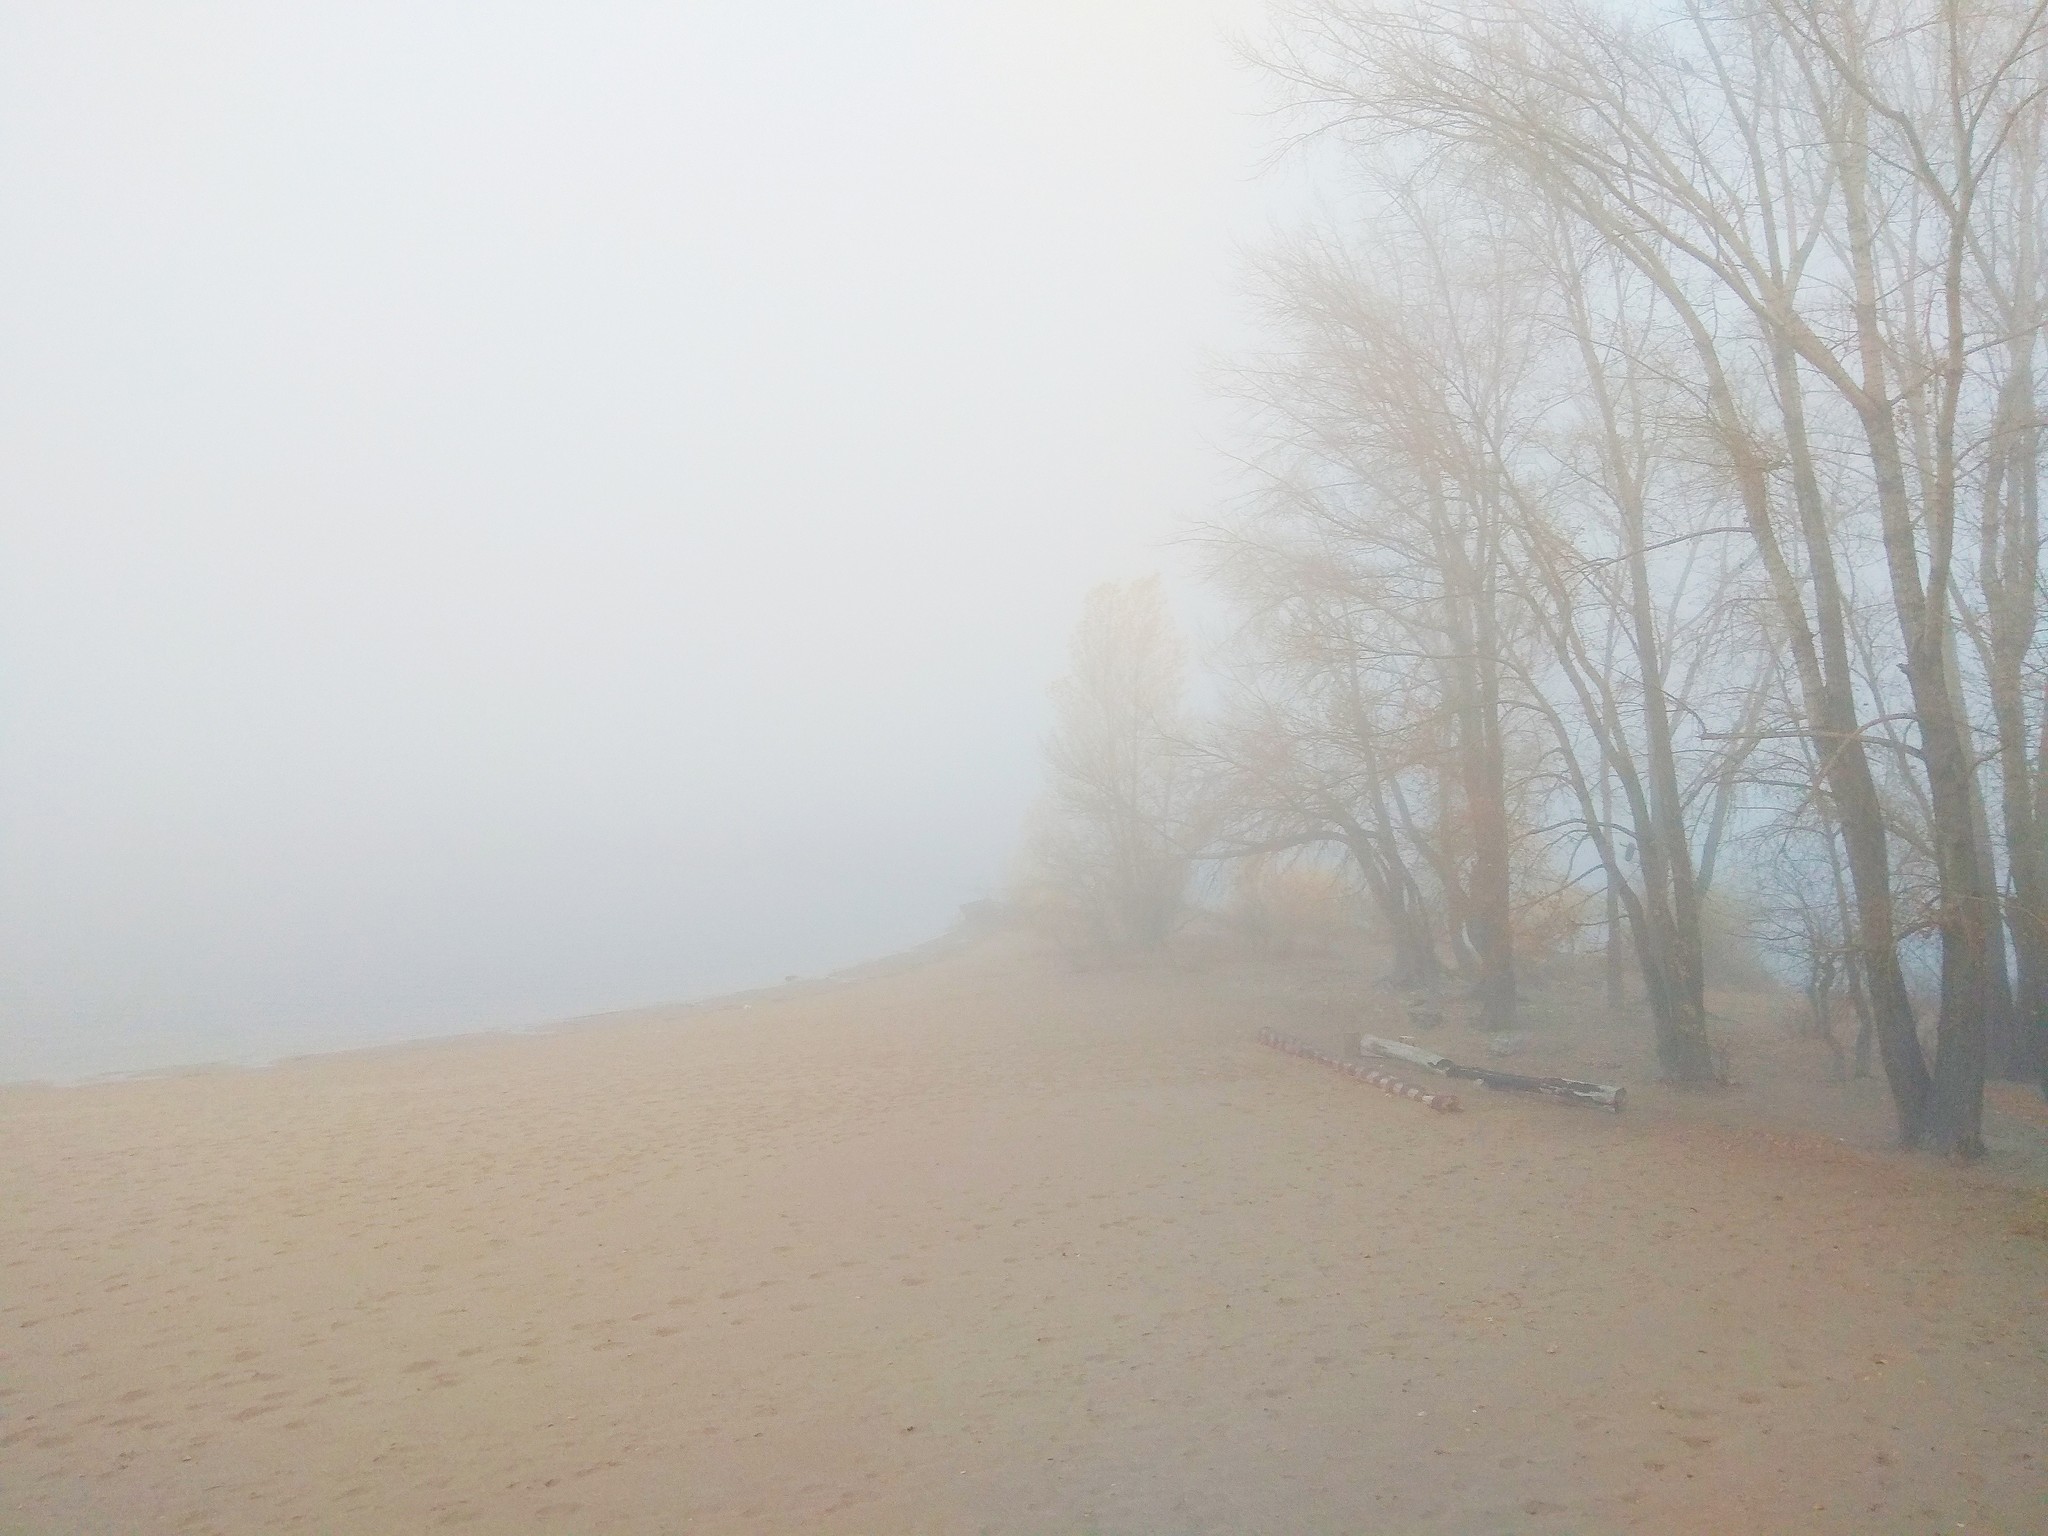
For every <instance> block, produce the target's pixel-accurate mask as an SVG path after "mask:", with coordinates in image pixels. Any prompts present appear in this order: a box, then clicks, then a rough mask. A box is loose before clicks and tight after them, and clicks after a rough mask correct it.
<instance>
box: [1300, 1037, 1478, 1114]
mask: <svg viewBox="0 0 2048 1536" xmlns="http://www.w3.org/2000/svg"><path fill="white" fill-rule="evenodd" d="M1259 1043H1260V1044H1261V1045H1266V1046H1270V1047H1272V1048H1273V1049H1274V1050H1276V1051H1282V1052H1284V1053H1286V1054H1287V1055H1289V1056H1305V1057H1307V1058H1308V1059H1309V1060H1310V1061H1319V1062H1321V1063H1322V1064H1323V1065H1324V1066H1326V1067H1335V1068H1336V1069H1337V1070H1338V1071H1339V1072H1342V1073H1343V1074H1344V1075H1345V1076H1347V1077H1355V1078H1357V1079H1358V1080H1359V1081H1360V1082H1362V1083H1370V1084H1371V1085H1372V1086H1373V1087H1375V1088H1377V1089H1379V1090H1380V1092H1382V1093H1390V1094H1393V1095H1394V1096H1395V1097H1396V1098H1401V1099H1413V1100H1414V1101H1415V1102H1416V1103H1418V1104H1425V1105H1427V1106H1428V1107H1429V1108H1431V1109H1434V1110H1438V1111H1448V1110H1453V1109H1456V1108H1457V1107H1458V1101H1457V1099H1456V1097H1455V1096H1453V1095H1451V1094H1448V1093H1428V1092H1425V1091H1424V1090H1422V1089H1420V1088H1417V1087H1416V1086H1415V1085H1414V1084H1413V1083H1404V1082H1402V1081H1401V1079H1399V1078H1398V1077H1389V1076H1388V1075H1387V1074H1386V1073H1384V1072H1378V1071H1374V1070H1373V1069H1372V1068H1370V1067H1367V1066H1365V1065H1363V1064H1362V1063H1360V1062H1356V1061H1340V1060H1338V1059H1337V1058H1336V1057H1335V1056H1332V1055H1329V1054H1328V1053H1327V1052H1324V1051H1319V1050H1316V1049H1315V1048H1314V1047H1313V1046H1309V1045H1304V1044H1303V1043H1302V1042H1301V1041H1299V1040H1295V1039H1291V1038H1290V1037H1288V1036H1286V1035H1283V1034H1281V1033H1280V1032H1279V1031H1278V1030H1276V1029H1262V1030H1260V1031H1259Z"/></svg>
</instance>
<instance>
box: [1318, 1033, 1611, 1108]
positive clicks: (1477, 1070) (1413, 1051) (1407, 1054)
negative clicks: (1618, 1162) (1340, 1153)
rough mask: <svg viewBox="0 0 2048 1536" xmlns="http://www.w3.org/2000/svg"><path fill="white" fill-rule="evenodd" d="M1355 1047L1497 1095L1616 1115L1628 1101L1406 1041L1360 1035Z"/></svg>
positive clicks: (1604, 1090) (1604, 1087)
mask: <svg viewBox="0 0 2048 1536" xmlns="http://www.w3.org/2000/svg"><path fill="white" fill-rule="evenodd" d="M1358 1048H1359V1050H1360V1051H1361V1052H1363V1053H1364V1054H1365V1055H1367V1056H1387V1057H1392V1058H1393V1059H1395V1060H1397V1061H1407V1062H1413V1063H1414V1064H1415V1065H1416V1066H1418V1067H1427V1068H1429V1070H1430V1071H1432V1072H1441V1073H1442V1074H1443V1075H1444V1076H1445V1077H1456V1078H1462V1079H1464V1080H1465V1081H1466V1082H1471V1083H1477V1084H1479V1085H1480V1086H1481V1087H1482V1088H1491V1089H1493V1090H1495V1091H1496V1092H1500V1093H1540V1094H1542V1095H1544V1096H1545V1097H1546V1098H1552V1099H1563V1100H1564V1101H1565V1102H1566V1103H1569V1104H1591V1105H1594V1106H1595V1107H1597V1108H1600V1109H1611V1110H1613V1111H1614V1112H1615V1113H1616V1114H1619V1113H1620V1112H1621V1109H1622V1106H1623V1105H1624V1104H1626V1103H1627V1102H1628V1090H1627V1089H1626V1088H1622V1087H1618V1086H1616V1085H1615V1084H1612V1083H1582V1082H1579V1081H1578V1080H1577V1079H1575V1078H1569V1077H1525V1076H1523V1075H1522V1074H1521V1073H1519V1072H1496V1071H1495V1070H1494V1069H1493V1068H1491V1067H1466V1066H1460V1065H1459V1064H1458V1063H1457V1062H1455V1061H1452V1060H1451V1059H1450V1058H1449V1057H1448V1056H1439V1055H1437V1053H1436V1052H1434V1051H1425V1050H1423V1049H1422V1048H1421V1047H1419V1046H1413V1045H1409V1044H1408V1043H1407V1042H1406V1041H1402V1040H1386V1039H1382V1038H1381V1037H1380V1036H1378V1035H1360V1036H1359V1037H1358Z"/></svg>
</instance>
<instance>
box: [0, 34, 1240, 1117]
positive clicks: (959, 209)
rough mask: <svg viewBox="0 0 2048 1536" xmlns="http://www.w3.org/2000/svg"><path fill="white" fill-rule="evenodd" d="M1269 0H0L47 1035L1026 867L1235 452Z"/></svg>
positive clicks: (742, 979)
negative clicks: (1081, 684)
mask: <svg viewBox="0 0 2048 1536" xmlns="http://www.w3.org/2000/svg"><path fill="white" fill-rule="evenodd" d="M1257 9H1258V8H1257V5H1256V0H1216V3H1204V0H1087V3H1083V0H977V3H975V4H972V5H965V4H958V3H950V4H944V3H938V0H926V3H920V0H780V3H772V0H763V3H759V4H733V3H728V0H715V3H714V0H665V3H653V0H648V3H615V0H575V3H573V4H572V3H567V0H556V3H550V4H508V3H493V4H488V5H487V4H481V3H479V4H467V5H465V4H455V3H434V0H391V3H384V0H338V3H321V0H294V3H291V4H286V5H276V4H257V3H253V0H249V3H233V4H215V5H203V4H175V3H172V4H154V3H144V0H131V3H127V4H99V3H94V0H64V3H62V4H29V3H9V4H5V5H0V28H4V30H0V391H4V398H0V464H4V466H5V471H4V476H0V495H4V504H0V519H4V521H0V1076H26V1075H39V1074H74V1073H78V1072H87V1071H96V1070H106V1069H110V1068H127V1067H137V1066H147V1065H157V1064H164V1063H169V1062H179V1061H186V1060H194V1059H201V1058H209V1057H229V1058H238V1059H252V1058H261V1057H265V1056H274V1055H277V1054H280V1053H285V1052H289V1051H293V1050H299V1049H310V1048H316V1047H325V1046H331V1045H340V1044H347V1043H354V1042H358V1041H368V1040H373V1039H378V1038H389V1037H392V1036H395V1035H400V1034H413V1033H421V1032H429V1031H432V1032H439V1031H443V1030H457V1029H464V1028H475V1027H485V1026H495V1025H502V1024H509V1023H529V1022H537V1021H540V1020H543V1019H547V1018H551V1017H556V1016H561V1015H564V1014H569V1013H576V1012H585V1011H592V1010H597V1009H602V1008H608V1007H620V1006H626V1005H631V1004H637V1003H643V1002H651V1001H657V1000H662V999H667V998H674V997H686V996H690V995H693V994H702V993H704V992H706V991H710V990H716V989H724V988H731V987H734V986H741V985H749V984H754V983H758V982H761V981H764V980H773V979H779V977H780V976H781V975H782V974H784V973H785V972H815V971H817V970H820V969H823V968H825V967H829V966H833V965H838V964H843V963H846V962H848V961H851V960H854V959H858V958H861V957H863V956H865V955H869V954H874V953H880V952H884V951H887V950H890V949H893V948H897V947H901V946H903V945H905V944H908V943H912V942H916V941H918V940H920V939H923V938H925V937H928V936H930V935H931V934H933V933H934V932H936V931H938V930H939V929H941V928H942V927H944V926H945V925H946V924H947V923H948V922H949V921H950V920H951V918H952V916H953V914H954V911H955V909H956V907H957V905H958V904H959V903H960V902H961V901H964V900H967V899H969V898H971V897H974V896H977V895H982V894H986V893H988V892H990V891H991V890H992V889H994V888H995V887H997V886H998V885H999V884H1000V882H1001V881H1002V879H1003V877H1004V874H1005V871H1006V867H1007V862H1008V860H1009V858H1010V855H1011V852H1012V850H1013V848H1014V846H1015V844H1016V841H1017V836H1018V831H1019V820H1020V818H1021V816H1022V813H1023V811H1024V809H1025V807H1026V805H1027V803H1028V801H1029V799H1030V798H1031V795H1032V793H1033V791H1034V788H1035V783H1036V776H1037V762H1036V756H1035V755H1036V751H1037V745H1038V740H1039V737H1040V735H1041V733H1042V731H1043V729H1044V726H1045V688H1046V685H1047V684H1048V683H1049V682H1050V681H1051V679H1052V678H1053V677H1054V676H1055V675H1056V674H1057V673H1058V672H1059V671H1060V669H1061V666H1062V660H1063V654H1062V653H1063V649H1064V645H1065V638H1066V633H1067V630H1068V628H1069V626H1070V625H1071V623H1072V621H1073V619H1074V617H1075V615H1076V613H1077V611H1078V608H1079V604H1080V599H1081V596H1082V594H1083V593H1084V592H1085V590H1086V589H1087V588H1088V587H1089V586H1090V585H1092V584H1093V583H1095V582H1097V581H1099V580H1102V579H1104V578H1107V577H1123V576H1129V575H1134V574H1138V573H1141V572H1143V571H1147V570H1151V569H1155V568H1158V567H1159V566H1161V565H1162V563H1165V562H1167V561H1168V559H1169V558H1170V557H1169V556H1168V555H1167V554H1166V553H1164V552H1163V550H1162V548H1161V544H1162V541H1163V540H1165V539H1167V538H1168V537H1170V536H1171V535H1172V533H1173V532H1174V531H1175V529H1176V526H1177V525H1178V524H1179V523H1180V522H1181V521H1183V520H1184V519H1187V518H1189V517H1195V516H1200V515H1202V514H1204V513H1206V512H1208V511H1209V510H1211V508H1212V507H1213V506H1214V505H1215V503H1216V501H1217V498H1218V497H1219V495H1221V494H1222V493H1223V489H1224V487H1225V485H1226V483H1227V480H1228V471H1227V467H1226V465H1225V464H1224V462H1223V461H1222V459H1221V458H1220V457H1219V456H1218V455H1217V454H1216V453H1215V452H1214V450H1213V448H1212V447H1211V446H1210V443H1211V442H1212V441H1213V440H1214V438H1215V436H1216V433H1215V430H1214V423H1215V421H1216V419H1217V415H1218V413H1217V410H1216V408H1215V407H1214V406H1213V405H1212V404H1211V403H1209V401H1208V399H1207V397H1206V389H1207V386H1206V385H1205V383H1204V380H1203V377H1202V359H1203V355H1204V353H1205V352H1206V351H1212V350H1219V349H1226V350H1227V349H1228V348H1230V347H1232V346H1234V345H1236V344H1237V343H1238V342H1239V340H1240V331H1239V325H1240V323H1241V322H1240V321H1239V319H1238V318H1237V317H1238V315H1239V314H1240V312H1241V308H1242V306H1241V304H1240V302H1239V301H1238V299H1237V298H1236V297H1235V292H1236V288H1237V286H1238V270H1239V265H1240V256H1239V246H1240V245H1241V244H1242V243H1243V242H1245V241H1247V240H1256V239H1257V238H1258V237H1259V236H1260V234H1261V232H1262V230H1263V228H1264V223H1263V221H1264V218H1265V215H1264V213H1263V211H1262V210H1263V208H1264V207H1265V205H1266V203H1267V201H1268V200H1269V199H1270V198H1271V196H1272V194H1271V192H1270V190H1267V189H1264V188H1262V187H1261V186H1259V185H1258V184H1257V170H1258V161H1259V154H1260V151H1261V149H1262V147H1263V145H1264V136H1265V134H1266V132H1267V129H1266V126H1265V125H1263V124H1262V123H1261V122H1259V121H1258V120H1257V118H1256V116H1255V108H1256V106H1257V104H1258V102H1259V100H1260V93H1259V87H1258V84H1257V82H1256V81H1255V80H1254V79H1252V78H1250V77H1248V76H1247V75H1246V74H1245V72H1244V71H1243V70H1242V69H1241V68H1240V67H1239V66H1237V65H1236V64H1235V63H1234V62H1233V60H1232V59H1231V57H1230V54H1229V51H1228V49H1227V46H1226V44H1225V41H1224V39H1225V35H1226V33H1227V32H1228V31H1229V30H1231V29H1232V28H1238V27H1244V26H1248V25H1252V24H1254V23H1255V22H1256V18H1257Z"/></svg>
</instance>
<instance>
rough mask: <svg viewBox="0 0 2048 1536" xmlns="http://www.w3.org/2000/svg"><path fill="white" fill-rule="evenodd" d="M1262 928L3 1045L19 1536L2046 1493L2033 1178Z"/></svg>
mask: <svg viewBox="0 0 2048 1536" xmlns="http://www.w3.org/2000/svg"><path fill="white" fill-rule="evenodd" d="M1283 974H1290V973H1288V972H1287V968H1286V967H1284V966H1281V965H1278V964H1276V963H1272V962H1259V963H1251V962H1241V963H1231V964H1221V963H1210V964H1204V965H1196V966H1193V967H1191V968H1177V967H1175V966H1171V965H1160V966H1153V967H1147V968H1141V969H1138V970H1132V971H1118V972H1104V973H1097V974H1071V973H1068V972H1064V971H1062V970H1060V969H1058V968H1056V967H1049V966H1046V965H1044V964H1042V963H1040V962H1037V961H1035V960H1032V959H1031V958H1029V957H1028V956H1025V955H1022V954H1020V953H1017V952H1016V951H1015V949H1014V947H1009V948H1006V947H1005V946H1004V945H1002V944H995V945H990V946H984V947H982V948H981V949H978V950H975V951H972V952H969V953H966V954H963V955H958V956H954V957H951V958H948V959H944V960H941V961H938V962H936V963H933V964H931V965H928V966H925V967H922V968H918V969H913V970H909V971H905V972H903V973H900V974H894V975H881V976H876V977H873V978H869V979H864V980H860V981H857V982H853V983H849V984H845V985H840V986H831V987H808V988H798V989H793V990H792V991H790V992H788V993H786V994H778V995H774V996H770V997H765V998H760V999H757V1000H755V1001H754V1002H753V1003H752V1004H751V1005H749V1006H745V1007H740V1006H731V1007H726V1008H723V1009H715V1010H698V1011H691V1012H686V1011H676V1012H672V1013H665V1014H664V1013H651V1014H646V1015H637V1016H632V1017H626V1018H619V1019H614V1020H610V1021H606V1022H604V1023H602V1024H600V1025H596V1026H592V1027H589V1028H583V1029H576V1030H569V1031H564V1032H561V1033H557V1034H551V1035H540V1036H530V1037H506V1038H485V1039H477V1040H466V1041H457V1042H448V1043H443V1044H435V1045H427V1046H417V1047H411V1048H405V1049H394V1050H383V1051H376V1052H367V1053H362V1054H358V1055H351V1056H339V1057H328V1058H323V1059H319V1060H314V1061H305V1062H298V1063H292V1064H287V1065H284V1066H280V1067H275V1068H270V1069H266V1070H263V1071H257V1072H221V1073H200V1074H193V1075H187V1076H182V1077H170V1078H160V1079H154V1080H148V1081H138V1082H128V1083H109V1084H100V1085H93V1086H87V1087H81V1088H64V1089H52V1088H14V1089H5V1090H0V1531H6V1532H10V1533H12V1532H34V1533H39V1536H42V1533H69V1532H107V1531H180V1532H185V1531H222V1532H278V1531H294V1530H306V1531H321V1532H363V1533H372V1532H375V1533H388V1532H394V1531H426V1530H433V1529H438V1528H441V1527H468V1528H470V1529H474V1530H478V1531H493V1532H495V1531H506V1532H565V1533H566V1532H594V1531H605V1532H724V1531H762V1532H781V1531H799V1530H803V1531H838V1532H910V1531H947V1532H951V1531H969V1532H975V1531H993V1532H1045V1533H1053V1532H1077V1531H1100V1532H1105V1533H1112V1532H1115V1533H1122V1532H1129V1533H1136V1532H1146V1533H1153V1532H1243V1531H1331V1532H1336V1531H1350V1532H1359V1531H1386V1532H1573V1533H1581V1536H1583V1533H1588V1532H1602V1531H1647V1532H1723V1533H1725V1532H1747V1531H1756V1532H1793V1531H1799V1532H1806V1531H1811V1532H1844V1533H1848V1532H1858V1533H1861V1532H1891V1531H1899V1532H1933V1531H1952V1530H1957V1529H1968V1530H1970V1531H2000V1532H2015V1533H2017V1532H2029V1531H2037V1530H2040V1529H2043V1528H2044V1527H2048V1475H2044V1470H2048V1469H2044V1466H2043V1458H2044V1456H2048V1447H2044V1445H2043V1441H2042V1429H2043V1426H2044V1424H2048V1305H2044V1303H2048V1207H2044V1205H2043V1203H2042V1200H2041V1197H2040V1196H2039V1195H2038V1194H2036V1193H2032V1192H2029V1191H2025V1190H2014V1189H2008V1188H2003V1187H1999V1186H1998V1185H1997V1184H1996V1183H1995V1182H1994V1181H1993V1180H1992V1179H1989V1178H1986V1177H1981V1176H1978V1175H1976V1174H1971V1173H1958V1172H1956V1171H1954V1170H1951V1169H1948V1168H1945V1167H1942V1166H1940V1165H1935V1164H1930V1163H1924V1162H1920V1161H1917V1160H1913V1159H1905V1158H1900V1157H1896V1156H1885V1155H1882V1154H1877V1153H1873V1152H1869V1151H1865V1150H1863V1149H1861V1148H1858V1147H1856V1146H1853V1145H1849V1144H1846V1143H1844V1142H1839V1141H1836V1140H1835V1139H1834V1137H1833V1136H1832V1135H1824V1134H1820V1133H1818V1132H1815V1131H1811V1130H1800V1129H1797V1128H1778V1129H1773V1128H1771V1127H1769V1126H1765V1125H1761V1124H1757V1123H1743V1121H1742V1119H1741V1116H1740V1115H1739V1114H1737V1115H1735V1116H1733V1117H1731V1116H1730V1115H1727V1114H1723V1113H1721V1111H1720V1110H1719V1109H1717V1108H1714V1107H1712V1106H1709V1107H1708V1108H1706V1109H1702V1108H1701V1107H1700V1106H1699V1104H1698V1103H1696V1102H1695V1103H1682V1102H1680V1101H1679V1100H1677V1099H1676V1097H1675V1096H1672V1095H1669V1094H1660V1092H1658V1091H1657V1090H1654V1089H1647V1090H1643V1091H1640V1092H1637V1094H1636V1099H1635V1103H1634V1105H1633V1106H1632V1107H1631V1109H1630V1110H1629V1111H1628V1112H1627V1113H1626V1114H1623V1115H1620V1116H1612V1115H1607V1114H1603V1113H1600V1112H1598V1111H1591V1110H1584V1109H1573V1108H1567V1107H1563V1106H1559V1105H1553V1104H1549V1103H1541V1102H1529V1101H1524V1100H1521V1099H1517V1098H1509V1097H1501V1096H1492V1095H1486V1094H1472V1093H1467V1094H1464V1095H1463V1097H1464V1099H1465V1103H1466V1106H1467V1107H1466V1108H1465V1110H1464V1111H1463V1112H1461V1113H1459V1114H1455V1115H1440V1114H1434V1113H1431V1112H1430V1111H1428V1110H1426V1109H1424V1108H1422V1107H1420V1106H1418V1105H1415V1104H1411V1103H1407V1102H1404V1101H1401V1100H1398V1099H1394V1098H1390V1097H1387V1096H1384V1095H1382V1094H1379V1093H1376V1092H1374V1091H1373V1090H1371V1089H1370V1088H1367V1087H1364V1086H1362V1085H1360V1084H1358V1083H1355V1082H1353V1081H1350V1080H1348V1079H1345V1078H1343V1077H1341V1076H1340V1075H1338V1074H1336V1073H1334V1072H1330V1071H1328V1070H1327V1069H1323V1068H1319V1067H1316V1066H1314V1065H1312V1064H1309V1063H1306V1062H1303V1061H1299V1060H1295V1059H1292V1058H1288V1057H1285V1056H1281V1055H1278V1054H1276V1053H1274V1052H1271V1051H1267V1050H1263V1049H1261V1048H1260V1047H1259V1046H1258V1045H1257V1044H1256V1043H1254V1038H1253V1037H1254V1035H1255V1034H1256V1032H1257V1030H1258V1029H1259V1028H1260V1027H1261V1026H1262V1025H1272V1026H1275V1027H1278V1028H1282V1029H1288V1030H1291V1031H1294V1032H1297V1033H1303V1034H1306V1035H1309V1036H1311V1037H1314V1038H1316V1040H1317V1043H1318V1044H1321V1045H1324V1046H1331V1045H1335V1044H1337V1043H1340V1042H1341V1041H1342V1040H1343V1039H1344V1038H1345V1037H1346V1036H1347V1035H1348V1034H1349V1032H1350V1031H1352V1030H1354V1029H1355V1028H1357V1027H1360V1026H1361V1025H1367V1026H1369V1025H1372V1024H1374V1023H1379V1024H1381V1025H1383V1026H1384V1025H1387V1024H1390V1023H1392V1021H1393V1018H1394V1016H1393V1015H1391V1014H1389V1015H1388V1016H1387V1017H1386V1018H1383V1019H1379V1018H1375V1016H1374V1014H1373V1008H1374V1006H1375V1005H1373V1004H1372V1003H1370V1002H1367V1003H1365V1004H1359V1003H1356V1002H1353V1001H1350V1000H1348V999H1349V998H1351V997H1352V996H1353V995H1354V994H1353V993H1352V992H1351V991H1350V990H1348V988H1347V986H1345V985H1340V984H1338V980H1341V978H1340V979H1338V980H1333V981H1332V982H1331V984H1330V985H1328V986H1326V987H1324V988H1322V989H1321V990H1320V991H1319V990H1318V989H1316V988H1315V987H1306V988H1304V987H1301V986H1295V987H1293V988H1292V989H1291V990H1290V989H1289V988H1287V987H1285V986H1279V985H1275V984H1274V983H1275V978H1276V977H1280V976H1282V975H1283Z"/></svg>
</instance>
